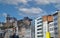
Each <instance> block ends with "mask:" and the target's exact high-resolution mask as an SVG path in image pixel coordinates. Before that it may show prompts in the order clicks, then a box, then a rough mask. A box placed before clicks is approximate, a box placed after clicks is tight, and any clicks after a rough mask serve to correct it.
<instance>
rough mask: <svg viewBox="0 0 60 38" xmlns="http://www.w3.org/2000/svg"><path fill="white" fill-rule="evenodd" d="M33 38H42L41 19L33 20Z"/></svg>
mask: <svg viewBox="0 0 60 38" xmlns="http://www.w3.org/2000/svg"><path fill="white" fill-rule="evenodd" d="M35 38H43V21H42V17H38V18H36V19H35Z"/></svg>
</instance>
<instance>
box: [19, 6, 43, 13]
mask: <svg viewBox="0 0 60 38" xmlns="http://www.w3.org/2000/svg"><path fill="white" fill-rule="evenodd" d="M19 10H20V11H22V12H24V13H27V14H30V13H32V14H33V13H34V14H39V13H42V12H43V10H42V9H41V8H34V7H32V8H19Z"/></svg>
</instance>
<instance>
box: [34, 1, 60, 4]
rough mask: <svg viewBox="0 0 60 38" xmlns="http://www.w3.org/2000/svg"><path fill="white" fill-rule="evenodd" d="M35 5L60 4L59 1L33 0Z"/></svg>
mask: <svg viewBox="0 0 60 38" xmlns="http://www.w3.org/2000/svg"><path fill="white" fill-rule="evenodd" d="M35 2H36V3H37V4H50V3H60V0H35Z"/></svg>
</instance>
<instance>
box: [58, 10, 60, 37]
mask: <svg viewBox="0 0 60 38" xmlns="http://www.w3.org/2000/svg"><path fill="white" fill-rule="evenodd" d="M58 38H60V11H59V12H58Z"/></svg>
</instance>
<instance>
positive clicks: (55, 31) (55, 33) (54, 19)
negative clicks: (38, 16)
mask: <svg viewBox="0 0 60 38" xmlns="http://www.w3.org/2000/svg"><path fill="white" fill-rule="evenodd" d="M53 22H54V34H52V35H54V37H53V38H58V12H55V13H54V14H53Z"/></svg>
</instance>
